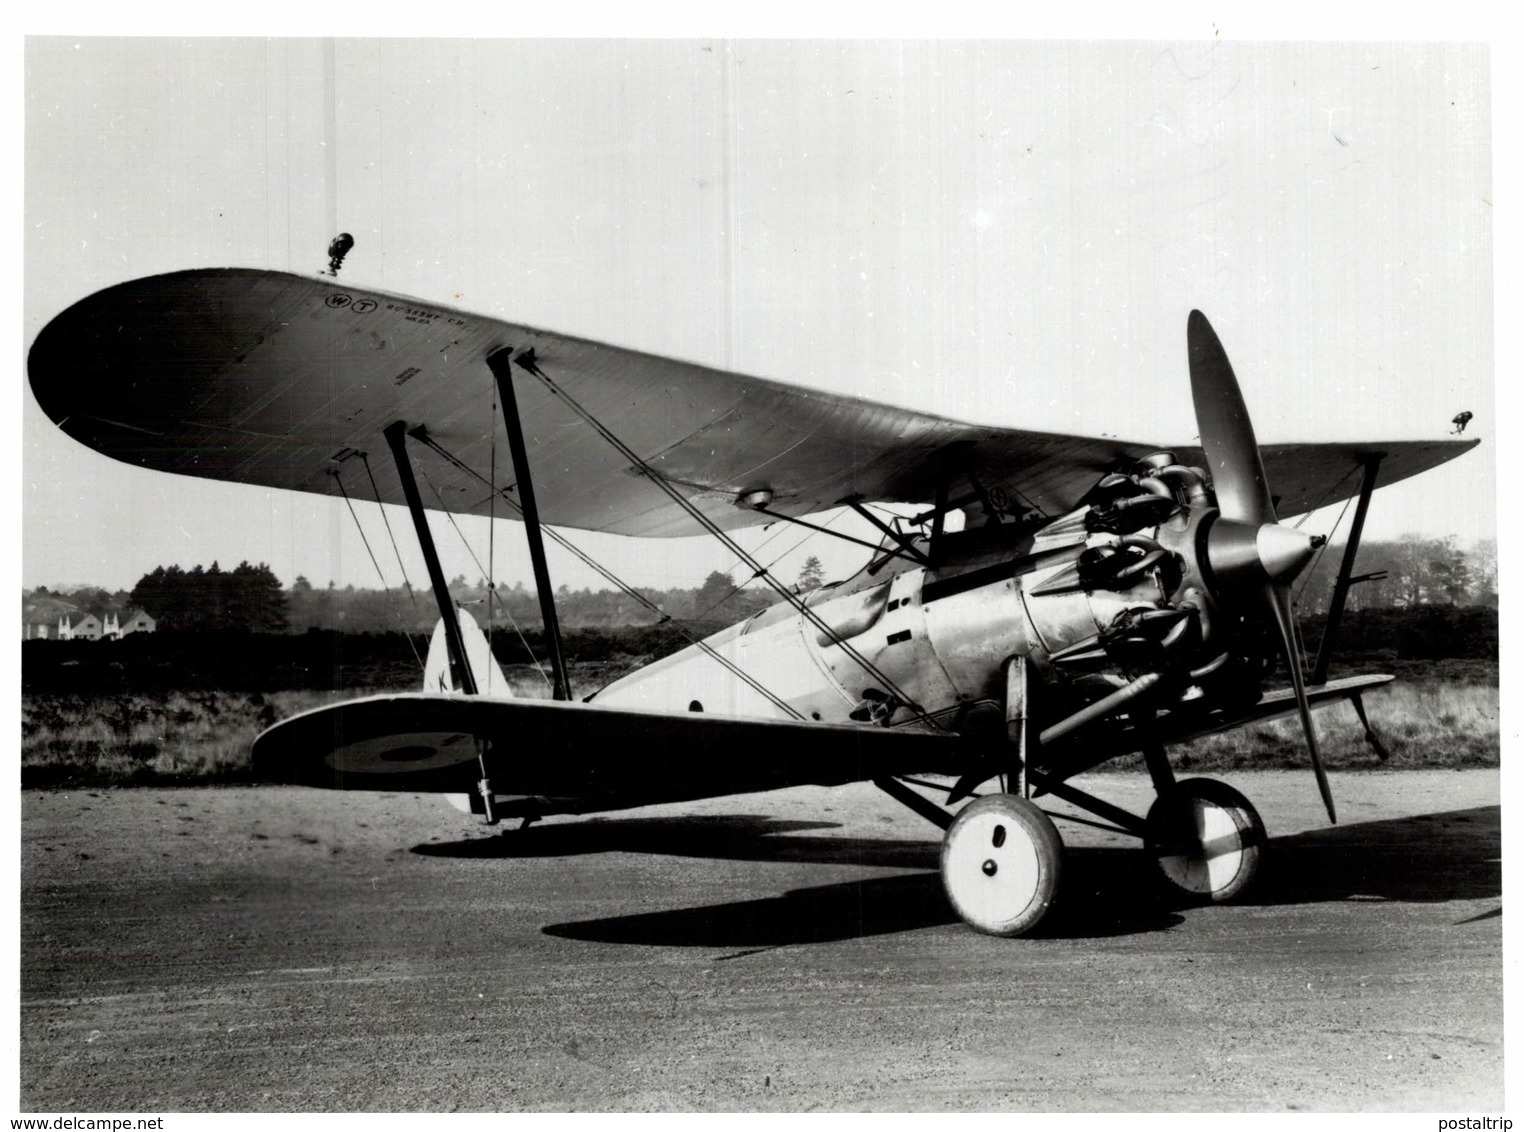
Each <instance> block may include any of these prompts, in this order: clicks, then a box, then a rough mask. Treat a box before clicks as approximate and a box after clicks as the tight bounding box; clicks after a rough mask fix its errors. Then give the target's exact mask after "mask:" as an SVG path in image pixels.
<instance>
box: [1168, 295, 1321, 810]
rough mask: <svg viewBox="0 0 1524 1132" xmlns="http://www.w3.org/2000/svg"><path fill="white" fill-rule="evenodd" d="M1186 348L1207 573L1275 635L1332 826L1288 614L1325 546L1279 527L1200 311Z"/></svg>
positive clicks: (1240, 407) (1239, 397) (1224, 360)
mask: <svg viewBox="0 0 1524 1132" xmlns="http://www.w3.org/2000/svg"><path fill="white" fill-rule="evenodd" d="M1186 344H1187V348H1188V350H1189V354H1190V366H1191V399H1192V401H1193V402H1194V404H1195V409H1196V427H1197V431H1198V432H1199V433H1200V435H1201V447H1202V450H1203V451H1204V452H1205V454H1206V460H1207V467H1208V470H1209V471H1210V472H1211V476H1212V485H1213V488H1214V490H1215V493H1216V496H1217V510H1218V515H1219V517H1218V519H1217V521H1216V523H1214V524H1213V526H1212V529H1211V531H1210V532H1209V535H1208V540H1207V560H1208V562H1209V563H1210V565H1211V569H1212V573H1213V574H1214V575H1215V576H1217V577H1218V578H1219V579H1220V580H1221V581H1223V582H1224V583H1226V584H1228V585H1231V586H1234V587H1235V588H1241V589H1244V590H1246V591H1249V592H1255V593H1256V594H1257V596H1258V598H1259V600H1260V602H1261V603H1262V605H1263V607H1264V608H1265V611H1266V612H1267V613H1268V614H1269V616H1270V618H1271V619H1272V620H1273V621H1274V623H1275V626H1276V628H1277V629H1278V630H1279V632H1280V638H1281V652H1282V654H1283V655H1284V656H1285V658H1286V668H1287V670H1288V671H1289V672H1290V674H1291V687H1292V691H1293V692H1294V694H1295V695H1296V705H1297V711H1298V712H1299V713H1300V715H1301V717H1302V733H1303V734H1304V735H1305V736H1306V737H1307V750H1308V752H1309V753H1310V754H1311V756H1312V769H1313V773H1314V774H1315V775H1316V776H1317V780H1318V791H1319V792H1320V793H1321V794H1322V795H1323V804H1324V805H1325V806H1326V807H1327V808H1328V820H1329V821H1331V822H1337V821H1338V820H1339V819H1338V817H1337V815H1336V814H1335V812H1334V802H1333V793H1332V792H1331V791H1330V790H1329V787H1328V775H1327V774H1326V773H1324V770H1323V757H1322V754H1321V753H1320V752H1319V750H1318V737H1317V732H1316V731H1315V730H1314V728H1313V725H1312V710H1311V708H1310V707H1309V706H1308V702H1307V689H1306V687H1305V685H1304V684H1303V681H1302V654H1301V649H1300V648H1299V647H1298V646H1297V642H1296V633H1295V626H1294V623H1293V620H1292V611H1291V582H1292V580H1293V579H1295V578H1296V576H1297V575H1298V574H1300V573H1301V572H1302V570H1303V569H1304V568H1305V567H1306V565H1307V563H1308V562H1310V561H1311V560H1312V556H1313V554H1314V552H1315V551H1316V550H1317V548H1318V547H1319V546H1320V545H1322V542H1323V540H1322V539H1321V538H1319V537H1314V536H1311V535H1304V534H1302V533H1301V532H1300V531H1296V530H1293V529H1291V528H1289V527H1282V526H1281V525H1280V524H1279V523H1278V522H1277V520H1276V516H1275V503H1274V501H1273V500H1272V499H1271V496H1270V487H1269V484H1268V483H1267V482H1266V480H1265V467H1264V464H1263V462H1262V461H1261V460H1260V455H1259V443H1258V441H1256V440H1255V437H1254V425H1253V422H1251V421H1250V419H1249V410H1248V409H1247V408H1246V407H1245V405H1244V399H1243V394H1242V393H1241V392H1240V391H1239V388H1238V379H1237V378H1236V377H1235V376H1234V375H1233V367H1232V365H1231V364H1230V363H1229V362H1228V355H1227V351H1225V350H1224V349H1223V348H1222V343H1221V342H1220V341H1219V340H1218V338H1217V334H1216V332H1215V331H1213V329H1212V325H1211V323H1209V322H1207V319H1206V315H1204V314H1202V313H1201V312H1200V311H1192V312H1191V317H1190V321H1189V322H1188V323H1187V324H1186Z"/></svg>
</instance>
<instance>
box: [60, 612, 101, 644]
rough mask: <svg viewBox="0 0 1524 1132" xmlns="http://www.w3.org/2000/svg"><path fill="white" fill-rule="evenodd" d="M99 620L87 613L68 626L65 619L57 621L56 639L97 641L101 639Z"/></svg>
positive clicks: (61, 618)
mask: <svg viewBox="0 0 1524 1132" xmlns="http://www.w3.org/2000/svg"><path fill="white" fill-rule="evenodd" d="M101 632H102V629H101V619H100V618H99V617H97V616H96V615H95V614H93V613H87V614H85V615H84V616H83V617H81V618H80V619H79V621H78V622H77V623H75V624H70V622H69V619H68V618H67V617H60V618H59V619H58V639H59V640H60V641H98V640H100V639H101Z"/></svg>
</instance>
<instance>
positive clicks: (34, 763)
mask: <svg viewBox="0 0 1524 1132" xmlns="http://www.w3.org/2000/svg"><path fill="white" fill-rule="evenodd" d="M579 669H580V671H579ZM1494 671H1495V670H1494ZM1478 675H1480V673H1477V674H1473V673H1471V672H1466V671H1461V672H1457V673H1455V674H1454V675H1452V676H1448V677H1446V678H1432V677H1418V678H1414V679H1408V680H1402V681H1398V682H1397V683H1395V684H1393V685H1392V686H1390V687H1388V688H1385V689H1382V690H1381V691H1379V692H1375V693H1372V694H1371V695H1369V696H1368V697H1367V698H1366V708H1367V711H1368V713H1369V715H1370V719H1371V724H1372V726H1373V727H1374V729H1375V730H1376V733H1377V735H1379V736H1380V738H1381V741H1382V743H1383V744H1384V745H1385V746H1386V748H1387V750H1388V751H1389V752H1390V755H1391V758H1390V760H1389V761H1388V762H1387V763H1385V764H1382V763H1380V762H1378V760H1377V758H1376V755H1375V753H1374V752H1373V751H1372V750H1371V749H1370V748H1369V747H1368V746H1367V745H1366V743H1365V741H1364V737H1363V731H1362V729H1361V727H1360V725H1359V722H1358V720H1357V719H1356V717H1355V713H1354V710H1353V708H1352V707H1350V706H1349V705H1347V704H1339V705H1335V706H1332V707H1329V708H1325V709H1323V710H1321V711H1319V712H1317V714H1316V718H1317V720H1318V724H1319V735H1320V737H1321V740H1322V746H1323V751H1324V757H1325V762H1326V764H1327V765H1328V766H1330V767H1333V768H1354V767H1375V766H1381V765H1385V766H1389V767H1463V766H1467V767H1470V766H1496V765H1498V760H1499V724H1498V705H1499V693H1498V687H1497V684H1496V682H1495V680H1492V681H1489V680H1487V679H1485V678H1481V679H1479V678H1477V676H1478ZM509 677H510V680H511V681H513V682H514V683H515V684H516V689H515V690H516V691H517V693H518V694H520V695H523V696H526V697H527V696H543V695H545V694H546V690H545V684H544V681H543V680H542V679H541V678H540V677H539V676H537V675H536V674H535V673H534V671H533V670H532V669H527V668H525V669H522V670H520V669H514V670H510V672H509ZM608 678H609V672H608V671H607V666H603V665H586V666H574V671H573V682H574V684H575V685H577V689H576V690H577V692H578V694H579V695H580V694H586V692H588V691H591V690H592V689H593V688H595V687H597V686H598V685H600V684H601V683H603V682H604V681H606V680H607V679H608ZM395 690H396V689H350V690H347V691H344V692H314V691H291V692H271V693H263V694H262V693H259V692H217V691H194V692H170V693H162V694H145V693H133V694H117V695H89V696H86V695H74V694H66V693H53V692H28V693H24V694H23V695H22V700H21V782H22V785H23V786H66V785H67V786H76V785H112V784H117V785H126V784H132V783H149V782H152V783H160V784H162V783H166V782H195V783H207V782H240V781H247V780H248V778H249V747H250V744H251V743H252V742H253V740H254V736H255V735H257V734H259V732H260V731H262V730H263V729H264V728H266V727H268V726H270V724H272V723H274V722H275V721H276V720H279V719H284V718H287V717H289V716H292V715H295V714H297V713H298V712H302V711H306V710H308V709H309V708H314V707H318V706H320V705H322V704H324V703H330V702H333V701H335V700H339V699H347V698H350V697H353V696H357V695H364V694H366V693H367V692H377V691H395ZM1172 755H1173V759H1174V761H1175V763H1176V765H1177V766H1179V767H1181V768H1182V769H1189V770H1192V771H1223V770H1231V769H1237V768H1245V767H1294V766H1304V765H1306V762H1307V754H1306V749H1305V747H1304V746H1303V743H1302V738H1301V726H1300V724H1299V723H1298V722H1297V721H1296V720H1295V719H1288V720H1277V721H1275V722H1272V723H1267V724H1262V725H1260V726H1257V727H1251V728H1244V729H1241V730H1239V731H1235V732H1229V733H1227V734H1223V735H1213V736H1208V737H1206V738H1203V739H1198V740H1195V741H1194V742H1191V743H1187V744H1182V745H1181V746H1178V747H1176V748H1174V749H1173V751H1172Z"/></svg>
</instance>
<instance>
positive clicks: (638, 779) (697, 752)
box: [254, 693, 962, 812]
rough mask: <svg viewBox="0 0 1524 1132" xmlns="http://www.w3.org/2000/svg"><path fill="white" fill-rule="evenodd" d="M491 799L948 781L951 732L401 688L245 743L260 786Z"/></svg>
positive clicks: (563, 807) (586, 805) (604, 803)
mask: <svg viewBox="0 0 1524 1132" xmlns="http://www.w3.org/2000/svg"><path fill="white" fill-rule="evenodd" d="M479 742H482V743H485V744H486V748H485V764H486V765H485V769H486V772H487V776H488V777H489V779H490V780H491V781H492V784H493V788H494V790H495V791H496V792H498V793H502V794H512V795H518V796H526V797H533V798H536V799H538V800H541V801H542V802H543V803H546V804H543V805H539V806H537V807H536V808H537V810H538V811H539V812H552V811H570V812H578V811H585V810H595V809H617V808H621V807H624V806H632V805H644V804H647V803H650V802H656V801H678V800H682V799H687V798H701V797H710V796H718V795H723V794H742V793H749V792H752V791H758V790H776V789H781V788H783V787H787V786H803V785H817V786H836V785H840V784H842V783H846V782H857V781H861V780H864V779H868V778H877V777H881V776H883V775H895V774H912V773H917V772H919V773H949V774H950V773H956V771H957V767H958V761H959V760H958V755H959V752H960V751H961V750H962V747H961V745H960V743H959V741H958V737H957V736H956V735H953V734H950V733H948V732H935V731H912V730H908V729H894V730H890V729H886V728H882V727H867V726H854V725H843V724H823V723H796V722H793V721H790V720H763V719H744V718H739V717H735V716H722V715H714V714H710V713H706V712H691V713H686V714H678V715H671V714H662V713H658V712H645V711H631V710H626V709H617V708H600V707H593V706H590V705H585V704H578V703H563V702H558V701H554V700H490V699H485V698H480V697H468V696H456V695H438V694H431V693H408V694H399V695H390V696H371V697H367V698H365V699H359V700H351V701H349V702H347V703H341V704H334V705H332V706H329V707H322V708H317V709H314V710H313V711H309V712H305V713H303V714H301V715H297V716H293V717H292V718H291V719H287V720H284V721H282V722H281V723H277V724H276V725H275V726H274V727H271V728H270V729H269V730H267V731H265V732H264V733H263V734H262V735H260V736H259V737H258V738H257V739H256V740H255V741H254V770H255V774H256V775H258V776H259V777H260V778H263V779H266V780H272V781H277V782H288V783H296V784H301V785H308V786H324V787H333V788H339V789H350V790H409V791H415V790H417V791H437V792H441V793H449V794H460V793H474V792H475V791H476V788H477V784H478V783H479V782H480V780H481V778H482V770H483V766H482V762H481V761H480V759H479V746H478V744H479Z"/></svg>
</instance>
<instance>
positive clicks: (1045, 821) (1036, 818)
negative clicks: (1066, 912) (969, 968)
mask: <svg viewBox="0 0 1524 1132" xmlns="http://www.w3.org/2000/svg"><path fill="white" fill-rule="evenodd" d="M1063 856H1064V843H1063V842H1062V841H1061V840H1060V839H1059V836H1058V830H1057V829H1055V828H1054V827H1053V822H1052V820H1051V819H1050V818H1049V817H1048V815H1047V814H1045V813H1043V812H1042V811H1041V810H1039V809H1038V808H1037V807H1036V806H1034V805H1033V804H1032V803H1031V802H1028V801H1027V800H1026V799H1025V798H1020V797H1018V796H1016V795H1015V794H989V795H986V796H985V797H983V798H978V799H976V800H975V801H973V802H970V803H969V804H968V805H967V806H965V807H963V809H962V811H960V812H959V814H958V816H957V817H956V818H954V819H953V823H952V825H951V826H949V827H948V830H947V834H946V836H945V837H944V838H943V840H942V887H943V888H944V889H946V891H947V899H948V901H949V902H950V903H951V904H952V906H953V910H954V911H955V912H957V913H958V915H959V916H961V917H962V918H963V922H964V923H966V924H968V925H969V927H972V928H975V929H977V930H978V931H981V932H985V933H987V934H989V935H1001V936H1016V935H1021V934H1023V933H1024V932H1029V931H1031V930H1032V929H1033V928H1034V927H1036V926H1037V924H1038V921H1040V920H1041V919H1042V918H1043V916H1045V915H1046V914H1047V912H1048V909H1049V908H1050V907H1051V906H1052V904H1053V894H1054V893H1055V892H1056V891H1057V889H1058V875H1059V868H1060V865H1061V864H1062V862H1063Z"/></svg>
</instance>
